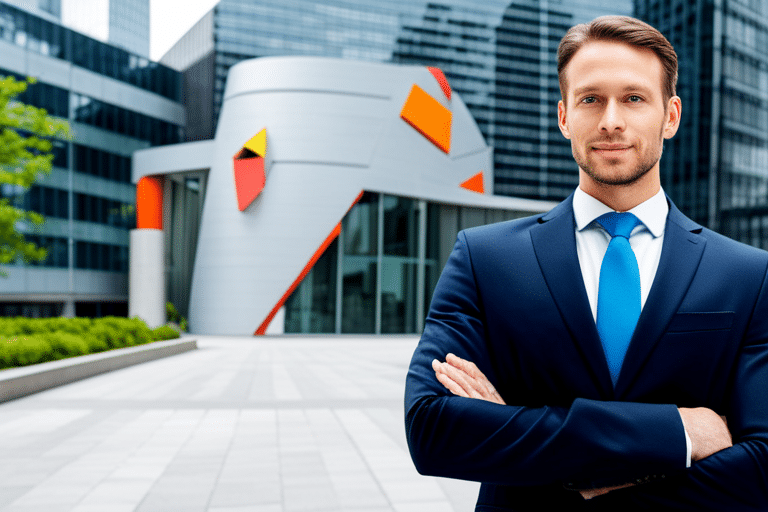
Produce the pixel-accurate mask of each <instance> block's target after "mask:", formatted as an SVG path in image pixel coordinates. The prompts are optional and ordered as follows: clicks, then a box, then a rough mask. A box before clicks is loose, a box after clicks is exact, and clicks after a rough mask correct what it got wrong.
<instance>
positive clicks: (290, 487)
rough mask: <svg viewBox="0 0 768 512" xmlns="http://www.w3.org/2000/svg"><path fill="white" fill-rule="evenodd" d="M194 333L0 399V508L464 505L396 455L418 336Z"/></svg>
mask: <svg viewBox="0 0 768 512" xmlns="http://www.w3.org/2000/svg"><path fill="white" fill-rule="evenodd" d="M196 338H197V340H198V346H199V349H198V350H194V351H191V352H187V353H184V354H180V355H175V356H171V357H168V358H165V359H160V360H157V361H153V362H148V363H143V364H140V365H137V366H133V367H130V368H126V369H123V370H117V371H114V372H110V373H107V374H103V375H100V376H97V377H92V378H90V379H86V380H82V381H79V382H76V383H73V384H68V385H66V386H62V387H59V388H55V389H52V390H49V391H45V392H42V393H38V394H36V395H32V396H30V397H27V398H23V399H18V400H14V401H11V402H7V403H4V404H0V454H1V455H0V510H2V511H8V512H22V511H23V512H33V511H34V512H43V511H45V512H51V511H56V512H58V511H62V512H65V511H72V512H133V511H136V512H164V511H169V512H173V511H179V512H181V511H183V512H195V511H210V512H241V511H242V512H245V511H259V512H282V511H285V512H289V511H312V510H323V511H334V510H339V511H361V512H378V511H382V512H383V511H398V512H406V511H407V512H411V511H413V512H431V511H469V510H473V508H474V502H475V499H476V498H477V491H478V488H479V486H478V484H475V483H470V482H463V481H456V480H447V479H439V478H430V477H424V476H421V475H419V474H418V473H417V472H416V470H415V469H414V467H413V464H412V463H411V460H410V457H409V455H408V449H407V446H406V443H405V433H404V424H403V386H404V382H405V374H406V371H407V367H408V362H409V360H410V357H411V354H412V353H413V350H414V348H415V346H416V342H417V338H415V337H359V338H358V337H341V336H340V337H333V336H330V337H329V336H324V337H311V336H304V337H288V336H286V337H258V338H254V337H247V338H239V337H213V336H198V337H196Z"/></svg>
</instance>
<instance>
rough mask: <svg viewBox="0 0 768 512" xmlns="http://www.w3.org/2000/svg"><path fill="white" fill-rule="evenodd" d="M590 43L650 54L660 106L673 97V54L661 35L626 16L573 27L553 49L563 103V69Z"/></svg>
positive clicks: (564, 85)
mask: <svg viewBox="0 0 768 512" xmlns="http://www.w3.org/2000/svg"><path fill="white" fill-rule="evenodd" d="M590 41H616V42H619V43H625V44H628V45H630V46H635V47H637V48H644V49H646V50H651V51H653V52H654V53H655V54H656V56H657V57H658V58H659V60H660V61H661V67H662V71H663V75H662V84H661V91H662V95H663V97H664V103H666V102H667V101H668V100H669V98H671V97H672V96H676V94H677V93H676V91H675V86H676V85H677V54H676V53H675V49H674V48H672V45H671V44H670V43H669V41H667V38H666V37H664V35H663V34H662V33H661V32H659V31H658V30H656V29H655V28H653V27H652V26H650V25H649V24H647V23H645V22H643V21H640V20H638V19H635V18H630V17H629V16H601V17H600V18H595V19H594V20H592V21H591V22H589V23H582V24H580V25H574V26H573V27H571V28H570V29H569V30H568V32H566V34H565V36H563V39H562V40H561V41H560V45H559V46H558V47H557V77H558V80H559V81H560V94H561V95H562V96H563V101H565V90H566V86H567V83H566V80H565V68H566V66H568V63H569V62H570V61H571V59H572V58H573V56H574V55H575V54H576V52H577V51H579V49H580V48H581V47H582V46H584V45H585V44H586V43H588V42H590Z"/></svg>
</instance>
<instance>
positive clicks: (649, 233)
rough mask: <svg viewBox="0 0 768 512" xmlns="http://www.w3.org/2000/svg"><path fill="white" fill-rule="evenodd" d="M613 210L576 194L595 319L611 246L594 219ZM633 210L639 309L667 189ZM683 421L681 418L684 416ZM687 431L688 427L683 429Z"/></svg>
mask: <svg viewBox="0 0 768 512" xmlns="http://www.w3.org/2000/svg"><path fill="white" fill-rule="evenodd" d="M612 211H614V210H613V209H612V208H610V207H608V206H606V205H605V204H603V203H602V202H600V201H598V200H597V199H595V198H594V197H592V196H590V195H589V194H587V193H586V192H584V191H583V190H581V188H577V189H576V192H575V193H574V195H573V214H574V217H575V219H576V254H577V255H578V257H579V266H580V267H581V275H582V277H583V278H584V286H585V288H586V289H587V298H588V299H589V307H590V308H591V309H592V318H593V319H594V320H595V322H597V291H598V288H599V287H600V265H602V263H603V256H605V251H606V250H607V249H608V243H610V241H611V235H610V234H608V232H607V231H606V230H605V229H604V228H603V227H602V226H601V225H600V224H598V223H597V222H595V219H597V218H598V217H600V216H601V215H603V214H604V213H609V212H612ZM629 212H630V213H632V214H634V215H635V217H637V218H638V219H640V224H638V225H637V226H635V229H633V230H632V233H631V235H630V238H629V245H630V246H631V247H632V251H633V252H634V253H635V258H637V266H638V268H639V270H640V309H641V311H642V308H643V307H644V306H645V301H646V299H647V298H648V293H649V292H650V291H651V285H652V284H653V279H654V277H656V269H658V268H659V260H660V259H661V246H662V243H663V242H664V227H665V225H666V223H667V214H668V213H669V205H668V204H667V198H666V196H665V194H664V191H663V190H662V189H661V188H659V191H658V192H657V193H656V194H655V195H654V196H653V197H651V198H650V199H648V200H646V201H645V202H643V203H640V204H639V205H637V206H635V207H634V208H632V209H631V210H629ZM681 420H682V419H681ZM683 431H685V429H683ZM685 444H686V467H690V465H691V440H690V438H689V437H688V432H685Z"/></svg>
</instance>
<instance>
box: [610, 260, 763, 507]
mask: <svg viewBox="0 0 768 512" xmlns="http://www.w3.org/2000/svg"><path fill="white" fill-rule="evenodd" d="M725 413H726V417H727V419H728V427H729V429H730V430H731V434H732V436H733V446H732V447H731V448H728V449H725V450H722V451H719V452H717V453H715V454H714V455H712V456H710V457H707V458H706V459H703V460H701V461H698V462H694V463H693V464H692V466H691V468H690V469H688V470H686V471H685V472H683V473H680V474H677V475H675V476H674V477H671V478H669V479H667V481H665V482H663V483H659V482H657V483H654V484H653V485H649V486H638V487H637V488H634V489H628V490H626V491H616V492H615V493H609V494H607V495H605V496H604V497H600V498H596V499H595V501H596V502H602V503H603V504H604V505H605V506H607V507H609V508H612V507H613V506H617V505H619V504H621V503H626V502H627V501H632V502H633V503H635V504H637V505H638V506H642V508H643V509H646V508H647V509H648V510H650V509H652V508H657V509H658V508H660V509H662V510H669V509H674V510H691V511H694V510H695V511H702V510H711V511H723V510H728V511H758V510H760V511H766V510H768V275H766V277H765V278H764V281H763V284H762V288H761V291H760V294H759V297H758V299H757V301H756V303H755V305H754V308H753V311H752V315H751V321H750V323H749V328H748V329H747V331H746V335H745V338H744V340H743V343H742V347H741V354H740V357H739V359H738V364H737V367H736V368H735V369H734V372H733V386H732V388H731V391H730V393H729V410H727V411H725ZM598 500H599V501H598Z"/></svg>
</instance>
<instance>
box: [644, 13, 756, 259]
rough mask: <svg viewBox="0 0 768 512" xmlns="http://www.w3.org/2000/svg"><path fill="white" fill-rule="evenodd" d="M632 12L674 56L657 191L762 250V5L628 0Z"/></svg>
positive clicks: (696, 217) (708, 223) (719, 229)
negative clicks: (671, 114)
mask: <svg viewBox="0 0 768 512" xmlns="http://www.w3.org/2000/svg"><path fill="white" fill-rule="evenodd" d="M636 13H637V16H638V17H639V18H641V19H644V20H646V21H647V22H649V23H651V24H652V25H654V26H656V27H657V28H659V30H661V32H662V33H664V35H665V36H667V38H668V39H669V40H670V42H671V43H672V44H673V46H674V47H675V50H676V51H677V53H678V57H679V72H680V78H679V81H678V89H677V93H678V95H679V96H680V99H681V100H682V104H683V117H682V124H681V126H680V130H679V131H678V133H677V135H676V136H675V138H674V139H672V140H671V141H668V142H667V143H666V144H665V154H664V158H662V160H661V162H662V166H661V168H662V185H663V186H664V189H665V190H666V191H667V193H668V194H670V196H671V197H672V199H673V200H674V201H675V203H676V204H677V206H678V207H680V209H681V210H682V211H683V212H685V213H686V214H688V215H690V216H691V217H693V218H694V219H695V220H696V221H698V222H701V223H703V224H705V225H707V226H709V227H710V228H713V229H715V230H717V231H719V232H721V233H723V234H725V235H727V236H730V237H732V238H735V239H736V240H740V241H742V242H745V243H748V244H751V245H754V246H757V247H762V248H763V249H768V2H765V1H763V0H721V1H717V2H713V1H704V2H702V1H693V0H670V1H668V2H658V1H652V0H636Z"/></svg>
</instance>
